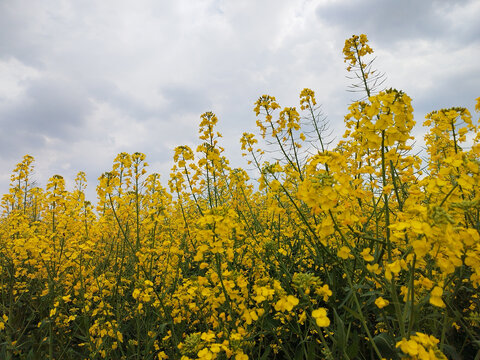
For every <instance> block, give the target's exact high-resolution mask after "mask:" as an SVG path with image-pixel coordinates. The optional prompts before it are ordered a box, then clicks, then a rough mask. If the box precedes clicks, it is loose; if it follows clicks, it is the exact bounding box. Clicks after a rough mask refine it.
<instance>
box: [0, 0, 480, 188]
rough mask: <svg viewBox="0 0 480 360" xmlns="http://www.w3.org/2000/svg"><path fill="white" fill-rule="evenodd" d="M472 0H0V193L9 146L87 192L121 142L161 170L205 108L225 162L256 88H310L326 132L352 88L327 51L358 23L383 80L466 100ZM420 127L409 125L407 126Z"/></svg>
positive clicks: (474, 81)
mask: <svg viewBox="0 0 480 360" xmlns="http://www.w3.org/2000/svg"><path fill="white" fill-rule="evenodd" d="M479 17H480V5H479V2H478V1H430V2H418V1H413V0H412V1H403V2H396V1H380V0H364V1H313V0H310V1H309V0H303V1H302V0H297V1H287V0H275V1H273V0H268V1H261V2H259V1H226V0H225V1H221V0H205V1H196V2H191V1H185V0H183V1H161V2H160V1H154V0H142V1H137V2H136V3H135V5H133V3H131V2H126V1H113V0H109V1H101V2H99V1H93V0H91V1H82V2H78V1H73V0H63V1H53V0H47V1H42V2H37V1H31V0H15V1H14V0H6V1H2V2H1V3H0V79H2V81H1V82H0V126H1V127H0V130H1V131H0V167H1V169H2V172H1V175H0V192H1V193H4V192H6V191H7V190H8V183H9V174H10V172H11V170H12V169H13V167H14V165H15V164H16V163H17V162H19V161H20V160H21V158H22V156H23V155H25V154H27V153H28V154H31V155H33V156H34V157H35V158H36V169H37V171H36V175H35V176H36V178H37V179H38V181H39V183H40V184H45V182H46V181H47V180H48V178H49V177H50V176H52V175H53V174H56V173H60V174H62V175H64V176H65V178H66V179H67V182H70V183H71V181H72V179H73V178H74V176H75V174H76V173H77V172H78V171H85V172H87V175H88V180H89V184H90V186H89V188H90V190H89V194H90V196H94V188H95V185H96V178H97V177H98V176H99V175H100V174H101V173H102V172H103V171H107V170H108V169H109V168H110V167H111V163H112V160H113V158H114V157H115V155H116V154H117V153H118V152H121V151H128V152H134V151H141V152H145V153H146V154H147V160H148V161H149V163H150V164H151V167H152V169H151V170H152V171H158V172H161V173H162V175H163V177H164V179H166V178H167V176H168V170H169V168H170V167H171V157H172V150H173V148H174V147H175V146H177V145H182V144H190V145H194V144H195V143H196V137H197V124H198V119H199V116H200V114H201V113H203V112H205V111H210V110H211V111H214V112H215V113H216V114H217V116H218V117H219V119H220V124H219V130H220V131H221V132H222V133H223V134H224V139H223V140H224V142H223V145H224V147H225V148H226V151H227V155H229V156H230V157H231V158H232V162H234V163H236V164H239V165H243V162H242V160H241V159H240V157H239V155H238V153H239V151H238V150H239V145H238V139H239V138H240V136H241V133H242V132H243V131H253V130H254V126H255V116H254V113H253V112H252V107H253V103H254V101H255V100H256V98H257V97H258V96H259V95H262V94H264V93H268V94H271V95H274V96H276V97H277V100H279V101H280V103H281V105H283V106H292V105H293V106H295V105H297V102H298V100H297V97H298V93H299V92H300V90H301V89H302V88H304V87H309V88H312V89H313V90H315V91H316V93H317V98H318V100H319V101H320V102H321V103H322V104H323V111H324V112H325V114H326V115H327V116H328V119H329V121H330V123H331V128H332V129H333V130H334V132H335V133H336V135H337V137H339V136H340V135H341V133H342V129H343V124H342V121H343V120H342V119H343V115H344V113H345V111H346V106H347V105H348V103H349V102H350V100H351V97H352V94H350V93H348V92H346V91H345V90H346V88H347V86H348V84H349V82H348V80H347V79H346V78H345V70H344V64H343V57H342V54H341V50H342V48H343V42H344V40H345V38H347V37H349V36H351V35H352V34H354V33H357V34H358V33H366V34H368V36H369V39H370V41H371V44H372V47H373V48H374V49H375V51H376V55H377V57H378V58H377V60H376V65H377V67H378V68H380V69H381V70H382V71H384V72H386V73H387V82H386V84H385V85H386V86H387V87H396V88H400V89H403V90H405V91H406V92H407V93H408V94H409V95H410V96H411V97H413V99H414V106H415V109H416V114H415V115H416V117H417V122H419V123H421V122H422V116H424V114H425V113H426V112H428V111H431V110H433V109H436V108H441V107H449V106H454V105H458V106H467V107H469V108H473V101H474V99H475V98H476V97H478V96H479V95H480V94H478V84H479V83H480V67H479V66H478V58H480V40H479V39H480V36H479V35H480V27H479V25H478V18H479ZM417 135H418V136H419V137H421V129H418V130H417Z"/></svg>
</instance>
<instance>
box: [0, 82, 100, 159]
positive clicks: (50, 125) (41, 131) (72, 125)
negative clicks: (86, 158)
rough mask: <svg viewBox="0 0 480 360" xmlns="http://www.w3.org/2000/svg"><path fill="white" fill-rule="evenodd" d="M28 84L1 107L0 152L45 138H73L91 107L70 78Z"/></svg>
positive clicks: (42, 142)
mask: <svg viewBox="0 0 480 360" xmlns="http://www.w3.org/2000/svg"><path fill="white" fill-rule="evenodd" d="M27 86H28V87H27V89H26V91H25V93H24V94H23V96H22V97H21V98H19V99H17V100H16V101H15V102H14V103H11V104H8V105H6V106H4V107H3V108H2V109H1V110H0V124H1V127H2V129H4V131H2V133H1V134H2V135H1V138H2V139H1V142H0V144H1V145H0V150H1V154H2V155H0V156H11V155H12V153H15V152H18V151H19V150H20V149H19V147H20V148H22V147H23V148H24V151H25V150H26V151H31V150H32V149H36V148H39V147H42V146H45V145H46V144H47V141H48V139H61V140H62V141H65V142H72V141H75V140H76V135H77V131H78V130H79V129H80V128H82V127H83V126H84V124H85V119H86V117H87V116H88V115H89V114H90V113H91V112H92V110H93V107H92V104H91V102H90V101H89V99H88V95H87V94H85V93H84V92H82V91H81V90H80V89H78V88H76V87H75V85H74V84H72V83H71V82H69V81H63V80H59V79H43V78H41V79H37V80H33V81H32V82H30V83H29V84H28V85H27ZM12 143H13V144H16V146H12Z"/></svg>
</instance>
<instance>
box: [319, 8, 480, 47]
mask: <svg viewBox="0 0 480 360" xmlns="http://www.w3.org/2000/svg"><path fill="white" fill-rule="evenodd" d="M472 4H474V1H473V0H449V1H440V0H437V1H417V0H404V1H383V0H362V1H358V0H356V1H341V2H331V3H327V4H323V5H319V6H318V8H317V10H316V13H317V16H318V18H319V19H320V20H321V21H323V22H325V23H327V24H328V25H329V26H334V27H337V28H340V29H342V31H343V32H344V33H345V35H346V36H350V35H351V34H359V33H365V34H375V41H376V42H377V43H380V44H382V46H387V47H392V46H394V44H396V43H398V42H400V41H405V40H408V39H416V40H419V39H423V40H429V41H436V40H440V39H445V38H448V39H449V40H450V41H449V42H450V43H453V42H455V43H456V45H459V44H467V43H470V42H472V41H475V42H478V41H480V39H479V35H480V26H479V25H478V23H475V22H471V21H467V22H466V24H465V23H464V24H463V25H467V26H462V25H459V23H461V22H462V21H461V20H460V19H458V18H452V17H450V16H449V15H450V14H451V13H452V12H453V11H456V10H457V11H458V10H461V9H462V8H468V7H469V6H470V5H472ZM476 12H477V15H479V12H478V8H477V9H476ZM470 15H472V14H470Z"/></svg>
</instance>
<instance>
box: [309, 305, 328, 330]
mask: <svg viewBox="0 0 480 360" xmlns="http://www.w3.org/2000/svg"><path fill="white" fill-rule="evenodd" d="M312 317H313V318H314V319H315V322H316V323H317V325H318V326H319V327H327V326H329V325H330V319H329V318H328V317H327V309H325V308H319V309H316V310H313V311H312Z"/></svg>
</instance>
